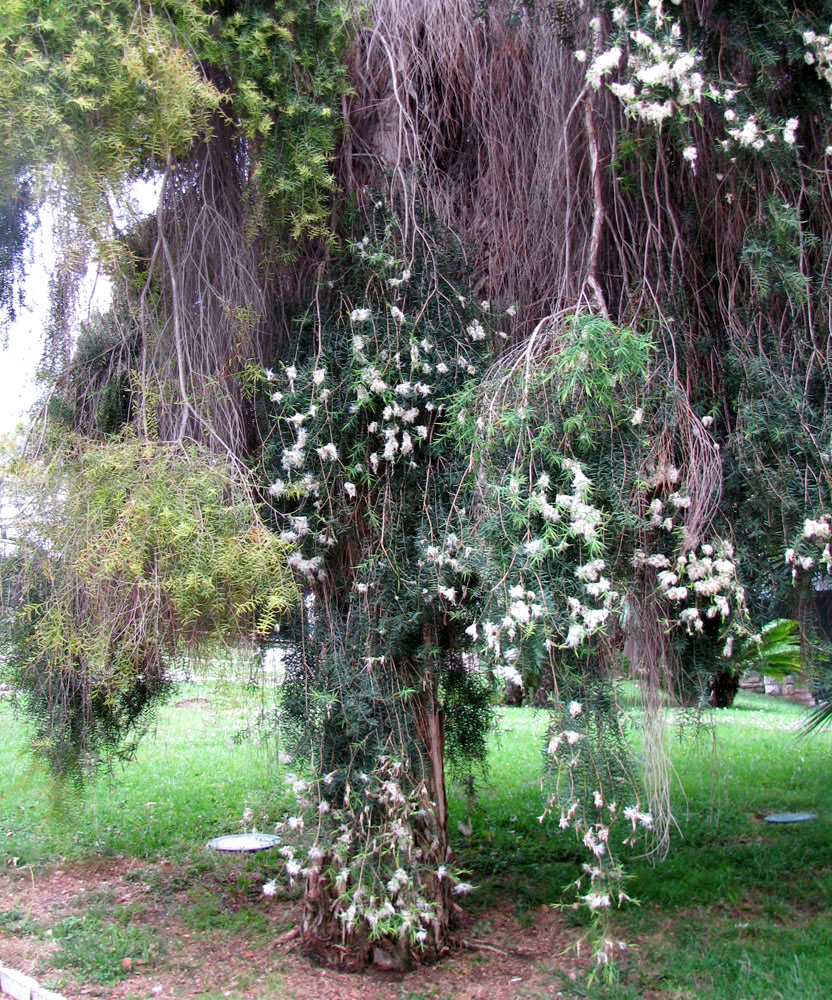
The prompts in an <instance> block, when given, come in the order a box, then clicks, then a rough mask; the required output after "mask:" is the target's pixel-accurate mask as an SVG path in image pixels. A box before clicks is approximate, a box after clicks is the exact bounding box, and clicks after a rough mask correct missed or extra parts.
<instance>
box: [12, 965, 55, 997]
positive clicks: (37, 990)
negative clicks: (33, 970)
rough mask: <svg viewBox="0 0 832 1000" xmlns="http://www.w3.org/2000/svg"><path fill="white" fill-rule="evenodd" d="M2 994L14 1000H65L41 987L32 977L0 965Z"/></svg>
mask: <svg viewBox="0 0 832 1000" xmlns="http://www.w3.org/2000/svg"><path fill="white" fill-rule="evenodd" d="M0 993H2V994H4V995H5V996H9V997H13V998H14V1000H65V998H64V997H62V996H61V995H60V994H59V993H53V992H52V990H47V989H45V988H44V987H43V986H40V985H39V984H38V983H37V982H36V981H35V980H34V979H32V977H31V976H27V975H24V973H22V972H17V971H16V970H15V969H10V968H9V967H8V966H6V965H3V964H2V963H0Z"/></svg>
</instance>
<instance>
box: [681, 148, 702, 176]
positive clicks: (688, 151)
mask: <svg viewBox="0 0 832 1000" xmlns="http://www.w3.org/2000/svg"><path fill="white" fill-rule="evenodd" d="M682 156H683V157H684V159H685V160H686V161H687V162H688V163H689V164H690V167H691V170H693V172H694V173H696V158H697V157H698V156H699V150H698V149H697V148H696V146H685V148H684V149H683V150H682Z"/></svg>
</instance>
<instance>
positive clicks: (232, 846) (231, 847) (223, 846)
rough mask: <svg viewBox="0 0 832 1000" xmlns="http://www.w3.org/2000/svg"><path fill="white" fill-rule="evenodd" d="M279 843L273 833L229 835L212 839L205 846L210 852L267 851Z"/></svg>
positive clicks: (278, 839)
mask: <svg viewBox="0 0 832 1000" xmlns="http://www.w3.org/2000/svg"><path fill="white" fill-rule="evenodd" d="M280 842H281V841H280V837H277V836H275V834H273V833H230V834H228V835H227V836H225V837H214V839H213V840H209V841H208V843H207V845H206V846H207V847H208V849H209V850H211V851H267V850H268V849H269V848H271V847H277V846H278V844H280Z"/></svg>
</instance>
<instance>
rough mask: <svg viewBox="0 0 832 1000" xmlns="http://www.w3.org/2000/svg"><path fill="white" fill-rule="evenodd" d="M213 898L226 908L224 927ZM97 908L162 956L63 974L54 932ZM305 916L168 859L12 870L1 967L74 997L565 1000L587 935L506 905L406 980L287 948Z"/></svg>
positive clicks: (1, 915) (4, 897)
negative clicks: (109, 973)
mask: <svg viewBox="0 0 832 1000" xmlns="http://www.w3.org/2000/svg"><path fill="white" fill-rule="evenodd" d="M215 898H216V899H217V900H221V904H222V905H221V908H218V909H217V910H216V921H214V920H213V916H212V914H214V912H215V911H213V910H212V909H211V906H213V900H214V899H215ZM90 907H97V908H98V910H97V912H102V911H103V912H106V913H107V914H112V915H113V918H114V919H115V918H116V917H117V916H118V914H119V910H120V908H121V913H122V917H124V915H125V914H129V918H128V921H127V922H129V923H130V924H133V925H140V924H144V925H149V926H151V927H152V928H154V929H155V931H156V932H158V935H159V938H160V940H161V942H163V949H162V953H161V954H160V955H158V956H157V957H155V958H153V959H152V960H150V961H148V962H143V961H141V960H135V959H128V958H127V957H125V959H124V965H125V966H126V967H125V968H124V969H122V973H121V974H122V976H123V978H121V979H120V981H118V982H116V983H115V984H112V985H102V984H101V983H98V982H95V981H89V979H90V978H94V977H88V978H87V979H86V980H85V977H83V976H79V975H78V973H77V971H76V970H74V969H73V968H68V967H61V965H62V963H61V962H60V961H58V960H57V959H58V953H59V944H58V942H57V941H56V939H55V936H53V934H52V928H54V927H55V926H56V925H58V924H60V922H61V921H65V920H66V919H67V918H69V917H72V916H73V915H75V916H77V915H82V914H83V913H84V912H85V911H88V910H89V908H90ZM298 917H299V904H298V902H297V901H296V900H286V899H284V900H281V899H277V898H266V897H262V896H259V897H258V896H256V895H255V894H254V891H253V888H252V887H251V886H245V885H243V886H240V885H239V884H237V885H235V884H234V881H233V879H228V878H227V877H226V878H224V879H220V878H218V877H217V874H216V873H215V872H212V871H210V870H207V871H202V872H200V873H197V874H196V875H195V874H194V873H193V872H189V871H188V870H187V869H186V867H184V866H181V865H174V864H172V863H167V862H164V861H162V862H156V863H153V864H148V863H147V862H144V861H137V860H136V859H132V858H107V859H97V860H95V861H91V862H85V863H77V864H68V863H67V864H62V865H59V866H53V867H50V868H46V869H34V870H32V869H21V870H11V871H7V872H6V873H5V877H4V878H3V879H0V960H2V962H3V963H4V964H6V965H9V966H11V967H13V968H16V969H19V970H20V971H22V972H25V973H27V974H28V975H31V976H34V977H35V978H37V979H39V980H40V981H41V982H42V983H45V984H48V985H51V986H52V987H53V988H56V989H60V991H61V992H62V993H63V994H64V995H65V996H66V997H67V998H68V1000H76V998H88V997H98V998H102V1000H138V998H145V997H146V998H161V1000H174V998H176V1000H178V998H199V997H201V998H204V1000H209V998H210V1000H219V998H221V997H233V998H241V1000H242V998H245V1000H283V998H286V1000H294V998H298V1000H300V998H304V1000H307V998H308V1000H358V998H359V997H360V998H361V1000H427V998H434V1000H479V998H482V1000H485V998H488V1000H508V998H513V997H536V996H541V997H542V996H547V997H556V996H558V995H559V992H558V985H557V984H558V983H562V984H564V986H565V985H566V984H567V983H568V982H569V979H570V978H572V977H574V976H575V975H577V974H579V972H580V968H579V965H578V961H577V959H576V956H575V951H574V945H575V943H576V941H577V938H578V936H579V930H577V929H576V928H574V927H571V926H569V925H568V922H567V920H566V918H565V917H564V916H563V915H562V914H561V913H560V912H558V911H556V910H553V909H551V908H549V907H541V909H540V910H539V911H538V912H536V913H535V914H534V920H533V921H528V919H526V920H524V921H522V922H521V921H520V920H518V918H517V916H516V914H515V912H514V907H513V906H512V905H511V904H508V903H507V904H506V905H503V906H500V907H498V908H495V909H491V910H488V911H484V912H480V913H478V914H476V915H475V916H466V917H465V919H464V921H463V925H462V926H461V927H460V928H459V942H460V944H459V947H458V949H457V950H456V951H454V952H452V953H451V954H450V955H448V956H447V957H446V958H445V959H444V960H443V961H442V962H441V963H439V964H438V965H434V966H431V967H420V968H416V969H414V970H412V971H410V972H407V973H404V974H395V973H381V972H377V971H374V970H371V971H369V972H367V973H364V974H361V975H348V974H343V973H338V972H334V971H332V970H329V969H321V968H316V967H315V966H313V965H312V964H311V963H310V962H309V961H308V960H307V958H306V957H305V956H304V955H303V954H302V953H301V952H300V950H299V948H298V944H297V940H290V941H288V942H285V943H283V944H281V943H279V942H280V939H281V937H284V938H285V936H286V933H285V932H286V931H287V930H288V929H290V928H291V927H293V926H294V925H295V924H296V923H297V920H298ZM121 922H122V923H125V920H124V919H122V921H121ZM214 923H216V926H214ZM134 929H135V928H134ZM463 942H467V945H465V944H463Z"/></svg>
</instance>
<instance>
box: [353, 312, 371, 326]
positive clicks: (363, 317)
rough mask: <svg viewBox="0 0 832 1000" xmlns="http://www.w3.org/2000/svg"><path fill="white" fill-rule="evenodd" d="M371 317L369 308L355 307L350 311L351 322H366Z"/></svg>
mask: <svg viewBox="0 0 832 1000" xmlns="http://www.w3.org/2000/svg"><path fill="white" fill-rule="evenodd" d="M369 318H370V310H369V309H353V311H352V312H351V313H350V322H351V323H366V322H367V320H368V319H369Z"/></svg>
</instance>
